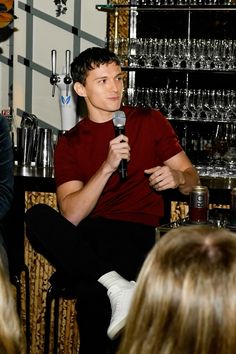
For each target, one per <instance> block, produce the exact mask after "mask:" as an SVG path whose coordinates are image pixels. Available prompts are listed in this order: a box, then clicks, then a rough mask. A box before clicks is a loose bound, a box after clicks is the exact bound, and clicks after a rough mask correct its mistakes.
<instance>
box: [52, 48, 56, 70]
mask: <svg viewBox="0 0 236 354" xmlns="http://www.w3.org/2000/svg"><path fill="white" fill-rule="evenodd" d="M51 59H52V75H54V76H55V75H56V62H57V51H56V50H55V49H53V50H52V51H51Z"/></svg>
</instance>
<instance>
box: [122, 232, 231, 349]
mask: <svg viewBox="0 0 236 354" xmlns="http://www.w3.org/2000/svg"><path fill="white" fill-rule="evenodd" d="M235 351H236V235H235V234H233V233H231V232H230V231H227V230H224V229H214V228H211V227H206V226H188V227H186V226H185V227H182V228H178V229H173V230H171V231H169V232H168V233H167V234H166V235H165V236H164V237H163V238H162V239H161V240H160V241H158V242H157V244H156V245H155V246H154V248H153V249H152V250H151V252H150V254H149V255H148V257H147V259H146V261H145V263H144V265H143V267H142V270H141V272H140V274H139V277H138V281H137V288H136V292H135V295H134V299H133V302H132V305H131V309H130V313H129V317H128V321H127V325H126V328H125V332H124V337H123V340H122V342H121V347H120V350H119V354H233V353H235Z"/></svg>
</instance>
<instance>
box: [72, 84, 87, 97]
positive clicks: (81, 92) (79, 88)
mask: <svg viewBox="0 0 236 354" xmlns="http://www.w3.org/2000/svg"><path fill="white" fill-rule="evenodd" d="M74 90H75V92H76V93H77V95H78V96H81V97H86V89H85V87H84V85H82V84H81V83H80V82H75V83H74Z"/></svg>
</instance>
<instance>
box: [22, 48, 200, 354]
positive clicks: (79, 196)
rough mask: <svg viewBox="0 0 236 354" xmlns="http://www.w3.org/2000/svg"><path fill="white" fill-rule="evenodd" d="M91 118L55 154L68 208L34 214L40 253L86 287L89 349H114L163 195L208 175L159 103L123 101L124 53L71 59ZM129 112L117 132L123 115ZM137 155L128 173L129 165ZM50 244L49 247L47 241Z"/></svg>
mask: <svg viewBox="0 0 236 354" xmlns="http://www.w3.org/2000/svg"><path fill="white" fill-rule="evenodd" d="M71 73H72V78H73V82H74V89H75V92H76V93H77V95H78V96H79V97H82V98H83V99H84V100H85V103H86V106H87V115H86V116H85V117H84V118H83V119H82V120H81V121H80V122H79V123H78V124H77V125H76V126H75V127H74V128H72V129H71V130H70V131H68V132H66V133H65V134H64V135H63V136H62V137H60V139H59V141H58V144H57V146H56V150H55V157H54V166H55V179H56V187H57V190H56V193H57V201H58V205H59V209H60V213H61V214H59V213H57V212H56V211H55V210H53V209H52V208H50V207H48V206H46V205H42V204H40V205H35V206H34V207H32V208H31V209H29V210H28V211H27V213H26V228H27V236H28V237H29V240H30V241H31V243H32V245H33V246H34V248H35V249H36V250H38V251H39V252H41V253H42V254H44V255H45V257H46V258H47V259H48V260H49V261H50V262H51V263H52V264H53V265H54V266H55V267H56V269H57V270H60V271H61V272H62V273H63V272H64V274H65V275H66V278H67V279H71V281H73V283H75V284H76V285H77V288H78V301H77V312H78V324H79V330H80V353H81V354H85V353H86V354H91V353H92V352H94V346H95V348H96V353H99V354H100V353H101V354H104V353H108V352H110V351H111V350H112V351H113V348H112V347H113V343H111V340H114V339H116V338H117V337H118V336H119V333H120V331H121V330H122V328H123V327H124V325H125V321H126V316H127V312H128V309H129V304H130V301H131V299H132V295H133V291H134V288H135V282H134V281H133V279H135V278H136V277H137V274H138V272H139V269H140V267H141V266H142V264H143V261H144V259H145V257H146V254H147V253H148V251H149V250H150V249H151V248H152V246H153V244H154V243H155V228H156V226H157V225H158V224H159V222H160V219H161V217H162V216H163V213H164V206H163V198H162V191H164V190H166V189H174V188H178V189H179V190H180V191H181V192H182V193H184V194H188V193H189V192H190V191H191V190H192V186H193V185H196V184H197V183H198V181H199V178H198V175H197V172H196V169H195V168H194V167H193V165H192V163H191V162H190V160H189V159H188V157H187V156H186V154H185V152H184V151H183V149H182V147H181V146H180V145H179V142H178V139H177V136H176V134H175V132H174V130H173V129H172V127H171V125H170V124H169V122H168V121H167V119H166V118H165V117H164V116H163V115H162V114H161V113H160V112H158V111H156V110H153V109H141V108H137V107H135V108H134V107H124V106H122V105H121V101H122V94H123V88H124V86H123V77H124V74H123V73H122V70H121V66H120V61H119V58H118V57H117V56H116V55H115V54H114V53H113V52H110V51H109V50H107V49H105V48H98V47H93V48H88V49H86V50H85V51H83V52H82V53H80V55H79V56H78V57H76V58H75V59H74V61H73V63H72V65H71ZM118 110H121V111H122V112H123V114H124V115H125V117H126V123H125V131H126V134H121V135H118V136H115V129H114V124H113V117H114V114H116V113H117V111H118ZM122 160H123V161H124V160H126V161H127V169H128V177H127V178H126V180H121V179H120V174H119V165H120V163H121V161H122ZM39 245H40V246H39Z"/></svg>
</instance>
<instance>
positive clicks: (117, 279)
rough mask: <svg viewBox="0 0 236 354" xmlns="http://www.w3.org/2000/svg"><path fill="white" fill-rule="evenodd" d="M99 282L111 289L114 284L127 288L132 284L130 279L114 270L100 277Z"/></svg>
mask: <svg viewBox="0 0 236 354" xmlns="http://www.w3.org/2000/svg"><path fill="white" fill-rule="evenodd" d="M98 282H99V283H101V284H102V285H103V286H105V288H107V289H109V288H110V287H111V286H113V285H117V286H119V287H121V288H127V286H129V285H130V282H129V281H128V280H126V279H125V278H123V277H122V276H121V275H120V274H119V273H117V272H116V271H114V270H113V271H111V272H108V273H105V274H103V275H102V276H101V277H100V278H99V279H98Z"/></svg>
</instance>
